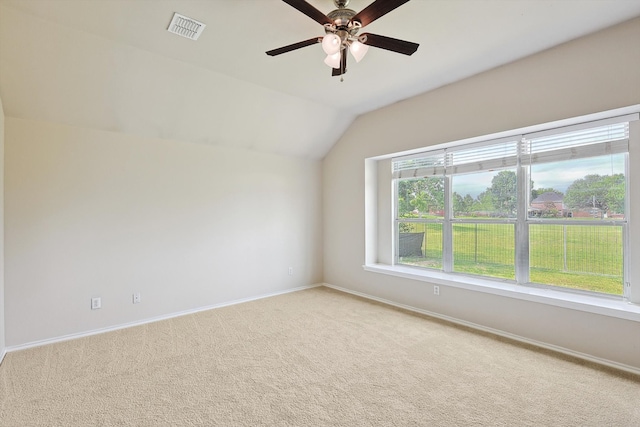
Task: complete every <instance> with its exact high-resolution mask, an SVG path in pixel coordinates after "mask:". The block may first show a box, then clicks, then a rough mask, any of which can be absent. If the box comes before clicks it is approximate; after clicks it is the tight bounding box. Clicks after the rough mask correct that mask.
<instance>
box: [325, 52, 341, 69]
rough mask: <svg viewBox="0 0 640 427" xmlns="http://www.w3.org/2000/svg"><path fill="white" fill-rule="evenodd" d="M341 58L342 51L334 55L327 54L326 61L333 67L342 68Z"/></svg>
mask: <svg viewBox="0 0 640 427" xmlns="http://www.w3.org/2000/svg"><path fill="white" fill-rule="evenodd" d="M340 59H341V58H340V51H338V52H336V53H334V54H333V55H327V57H326V58H325V59H324V63H325V64H327V65H328V66H329V67H331V68H340Z"/></svg>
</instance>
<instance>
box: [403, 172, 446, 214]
mask: <svg viewBox="0 0 640 427" xmlns="http://www.w3.org/2000/svg"><path fill="white" fill-rule="evenodd" d="M397 202H398V218H442V217H443V215H444V178H442V177H428V178H417V179H403V180H400V181H398V200H397Z"/></svg>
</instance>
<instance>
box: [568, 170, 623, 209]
mask: <svg viewBox="0 0 640 427" xmlns="http://www.w3.org/2000/svg"><path fill="white" fill-rule="evenodd" d="M624 181H625V179H624V175H623V174H615V175H587V176H585V177H584V178H580V179H577V180H575V181H574V182H573V183H572V184H571V185H570V186H569V188H567V194H566V195H565V196H564V203H565V205H567V207H569V208H571V209H588V208H596V209H600V211H601V212H603V213H605V212H609V211H610V212H614V213H623V212H624V198H625V197H624V196H625V183H624Z"/></svg>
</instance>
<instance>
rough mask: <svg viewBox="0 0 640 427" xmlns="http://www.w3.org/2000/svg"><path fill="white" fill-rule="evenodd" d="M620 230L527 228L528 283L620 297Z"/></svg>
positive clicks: (540, 226) (546, 225)
mask: <svg viewBox="0 0 640 427" xmlns="http://www.w3.org/2000/svg"><path fill="white" fill-rule="evenodd" d="M622 250H623V246H622V227H617V226H598V225H553V224H531V225H529V263H530V270H529V271H530V273H529V274H530V280H531V282H534V283H542V284H545V285H554V286H563V287H567V288H574V289H582V290H587V291H596V292H603V293H607V294H614V295H622V293H623V287H622V284H623V271H622V266H623V261H622V260H623V254H622Z"/></svg>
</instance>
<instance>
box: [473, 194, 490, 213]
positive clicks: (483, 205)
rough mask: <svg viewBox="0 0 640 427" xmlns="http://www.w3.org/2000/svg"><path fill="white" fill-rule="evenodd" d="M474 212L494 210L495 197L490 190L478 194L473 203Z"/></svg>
mask: <svg viewBox="0 0 640 427" xmlns="http://www.w3.org/2000/svg"><path fill="white" fill-rule="evenodd" d="M472 210H473V211H474V212H489V211H492V210H493V196H492V195H491V192H490V191H489V189H487V191H483V192H482V193H480V194H478V197H476V200H475V202H474V203H473V206H472Z"/></svg>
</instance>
